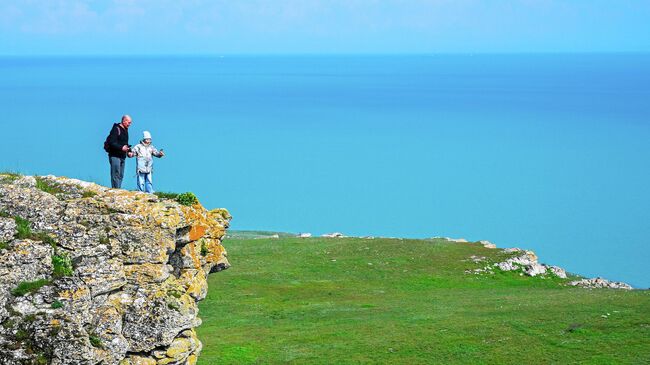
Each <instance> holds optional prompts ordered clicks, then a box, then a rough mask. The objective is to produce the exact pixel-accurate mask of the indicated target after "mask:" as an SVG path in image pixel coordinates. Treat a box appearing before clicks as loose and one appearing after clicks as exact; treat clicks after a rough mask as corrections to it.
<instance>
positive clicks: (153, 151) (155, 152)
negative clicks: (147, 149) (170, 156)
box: [151, 145, 165, 158]
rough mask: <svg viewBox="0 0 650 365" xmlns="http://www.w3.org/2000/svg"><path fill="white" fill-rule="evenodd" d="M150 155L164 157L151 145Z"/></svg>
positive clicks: (161, 152)
mask: <svg viewBox="0 0 650 365" xmlns="http://www.w3.org/2000/svg"><path fill="white" fill-rule="evenodd" d="M151 154H152V155H154V156H156V157H158V158H160V157H163V156H164V155H165V154H164V153H163V151H162V150H160V151H158V150H157V149H156V147H154V146H153V145H152V146H151Z"/></svg>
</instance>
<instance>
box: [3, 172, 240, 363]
mask: <svg viewBox="0 0 650 365" xmlns="http://www.w3.org/2000/svg"><path fill="white" fill-rule="evenodd" d="M179 201H180V202H182V203H184V204H181V203H179V202H178V201H176V200H172V199H161V198H158V197H156V196H154V195H150V194H145V193H139V192H131V191H126V190H117V189H108V188H105V187H102V186H99V185H96V184H92V183H87V182H83V181H79V180H73V179H68V178H61V177H54V176H47V177H32V176H18V175H7V174H4V175H3V174H0V322H1V324H2V325H1V326H0V363H1V364H120V365H128V364H143V365H144V364H147V365H154V364H194V363H196V361H197V356H198V355H199V353H200V351H201V342H200V341H199V340H198V338H197V337H196V333H195V330H194V328H195V327H197V326H198V325H200V324H201V320H200V319H199V317H198V309H197V302H198V301H200V300H201V299H203V298H204V297H205V295H206V293H207V276H208V274H209V273H211V272H216V271H220V270H223V269H225V268H227V267H228V266H229V263H228V261H227V258H226V251H225V250H224V248H223V246H222V245H221V239H222V237H223V236H224V235H225V231H226V228H227V227H228V222H229V220H230V215H229V214H228V212H227V211H226V210H224V209H217V210H212V211H207V210H206V209H205V208H203V207H202V206H201V205H200V204H199V203H198V202H193V201H192V200H191V199H190V200H189V201H183V200H180V199H179Z"/></svg>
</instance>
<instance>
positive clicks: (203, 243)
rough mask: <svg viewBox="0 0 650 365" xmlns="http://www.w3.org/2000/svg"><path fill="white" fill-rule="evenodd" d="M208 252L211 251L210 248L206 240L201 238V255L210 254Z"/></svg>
mask: <svg viewBox="0 0 650 365" xmlns="http://www.w3.org/2000/svg"><path fill="white" fill-rule="evenodd" d="M208 253H210V251H209V250H208V246H207V245H206V244H205V240H201V256H203V257H205V256H208Z"/></svg>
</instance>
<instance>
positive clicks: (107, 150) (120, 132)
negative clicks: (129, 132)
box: [104, 126, 122, 153]
mask: <svg viewBox="0 0 650 365" xmlns="http://www.w3.org/2000/svg"><path fill="white" fill-rule="evenodd" d="M113 128H115V126H113ZM113 128H111V131H110V132H108V137H106V140H105V141H104V151H106V152H107V153H111V145H110V144H109V143H108V140H109V138H111V133H112V132H113ZM120 134H122V131H121V128H120V127H117V135H118V136H119V135H120Z"/></svg>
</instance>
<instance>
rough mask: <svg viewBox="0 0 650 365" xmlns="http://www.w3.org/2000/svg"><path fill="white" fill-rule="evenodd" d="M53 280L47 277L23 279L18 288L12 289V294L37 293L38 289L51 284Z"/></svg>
mask: <svg viewBox="0 0 650 365" xmlns="http://www.w3.org/2000/svg"><path fill="white" fill-rule="evenodd" d="M51 283H52V282H51V281H49V280H47V279H38V280H34V281H23V282H21V283H20V284H18V286H17V287H16V288H14V289H13V290H12V291H11V294H12V295H13V296H15V297H22V296H23V295H26V294H31V293H35V292H36V291H38V289H40V288H42V287H44V286H45V285H49V284H51Z"/></svg>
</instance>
